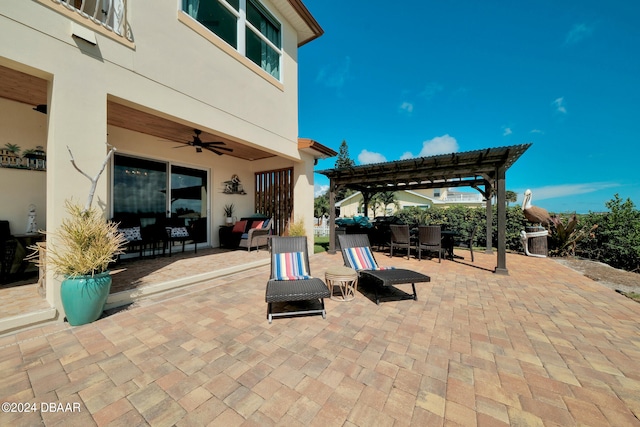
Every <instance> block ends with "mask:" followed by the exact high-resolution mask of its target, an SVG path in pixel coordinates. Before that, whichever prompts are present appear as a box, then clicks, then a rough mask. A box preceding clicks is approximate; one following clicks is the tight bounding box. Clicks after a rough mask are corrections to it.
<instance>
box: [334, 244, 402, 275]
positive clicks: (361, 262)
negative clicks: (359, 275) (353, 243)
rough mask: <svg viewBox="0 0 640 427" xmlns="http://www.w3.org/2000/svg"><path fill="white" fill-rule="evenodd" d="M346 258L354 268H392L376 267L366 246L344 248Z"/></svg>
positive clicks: (389, 268)
mask: <svg viewBox="0 0 640 427" xmlns="http://www.w3.org/2000/svg"><path fill="white" fill-rule="evenodd" d="M345 253H346V255H347V260H348V261H349V264H350V265H351V268H353V269H354V270H393V269H394V267H378V264H376V260H375V259H374V258H373V254H372V253H371V248H369V247H368V246H363V247H353V248H346V249H345Z"/></svg>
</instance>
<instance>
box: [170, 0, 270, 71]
mask: <svg viewBox="0 0 640 427" xmlns="http://www.w3.org/2000/svg"><path fill="white" fill-rule="evenodd" d="M182 10H183V11H184V12H185V13H187V14H188V15H189V16H191V17H192V18H193V19H195V20H196V21H198V22H200V23H201V24H202V25H204V26H205V27H206V28H207V29H209V31H211V32H212V33H214V34H216V35H217V36H218V37H220V38H221V39H222V40H224V41H225V42H226V43H228V44H229V45H230V46H232V47H233V48H234V49H236V50H237V51H238V53H240V54H242V55H244V56H246V57H247V58H249V59H250V60H251V61H252V62H254V63H255V64H257V65H258V66H259V67H261V68H262V69H263V70H265V71H266V72H267V73H269V74H270V75H272V76H273V77H275V78H276V79H278V80H280V61H281V57H282V48H281V47H282V41H281V38H282V37H281V35H280V33H281V25H280V23H279V22H278V21H277V20H276V19H275V18H274V17H273V15H272V14H271V13H269V11H268V10H267V9H266V8H265V7H264V6H262V4H260V3H259V2H258V1H257V0H182Z"/></svg>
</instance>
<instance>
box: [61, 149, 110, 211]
mask: <svg viewBox="0 0 640 427" xmlns="http://www.w3.org/2000/svg"><path fill="white" fill-rule="evenodd" d="M107 145H108V144H107ZM67 150H68V151H69V156H70V157H71V164H72V165H73V167H74V168H75V169H76V170H77V171H78V172H80V173H81V174H82V175H84V176H85V177H87V179H88V180H89V181H91V188H90V189H89V196H88V197H87V203H86V204H85V206H84V210H83V212H87V211H88V210H89V209H91V203H92V202H93V196H94V194H95V192H96V186H97V185H98V179H100V175H102V172H104V168H105V167H107V163H108V162H109V158H110V157H111V156H112V155H113V153H114V152H115V151H116V147H111V150H109V152H108V153H107V157H105V159H104V161H103V162H102V167H101V168H100V170H99V171H98V174H97V175H96V176H95V177H93V178H91V176H90V175H89V174H87V173H85V172H83V171H82V169H80V168H79V167H78V165H77V164H76V161H75V159H74V158H73V153H72V152H71V148H69V146H68V145H67Z"/></svg>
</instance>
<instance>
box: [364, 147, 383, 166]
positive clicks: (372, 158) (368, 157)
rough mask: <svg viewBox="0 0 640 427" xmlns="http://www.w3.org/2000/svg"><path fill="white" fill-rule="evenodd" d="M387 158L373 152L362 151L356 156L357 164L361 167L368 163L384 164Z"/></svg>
mask: <svg viewBox="0 0 640 427" xmlns="http://www.w3.org/2000/svg"><path fill="white" fill-rule="evenodd" d="M386 161H387V158H386V157H385V156H383V155H382V154H380V153H374V152H373V151H368V150H362V151H361V152H360V154H358V162H359V163H360V164H361V165H367V164H370V163H382V162H386Z"/></svg>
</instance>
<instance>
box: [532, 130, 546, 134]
mask: <svg viewBox="0 0 640 427" xmlns="http://www.w3.org/2000/svg"><path fill="white" fill-rule="evenodd" d="M530 133H539V134H544V132H543V131H541V130H540V129H531V132H530Z"/></svg>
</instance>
